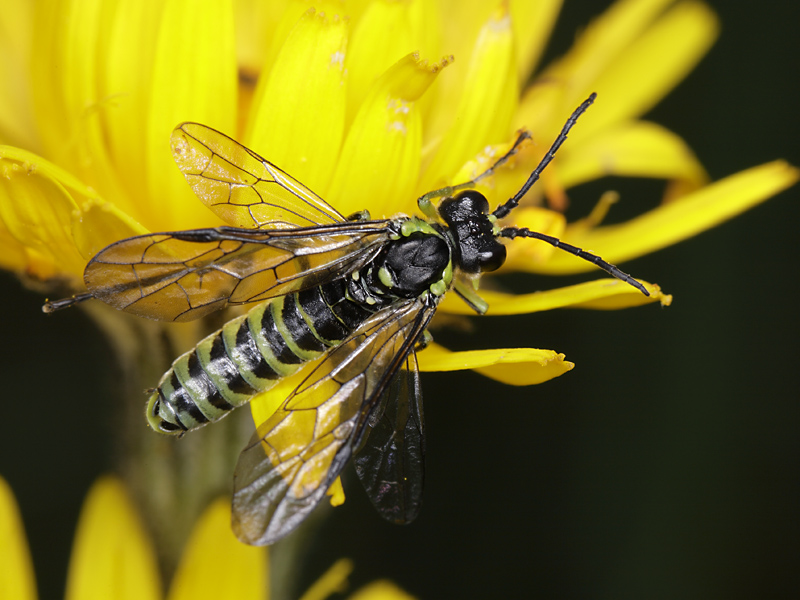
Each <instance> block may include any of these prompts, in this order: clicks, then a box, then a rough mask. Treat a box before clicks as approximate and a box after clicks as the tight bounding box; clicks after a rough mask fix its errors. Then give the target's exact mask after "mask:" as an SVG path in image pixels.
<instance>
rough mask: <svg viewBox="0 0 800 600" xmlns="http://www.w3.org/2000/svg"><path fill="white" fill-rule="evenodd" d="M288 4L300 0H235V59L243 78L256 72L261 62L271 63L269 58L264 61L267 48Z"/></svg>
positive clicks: (259, 68)
mask: <svg viewBox="0 0 800 600" xmlns="http://www.w3.org/2000/svg"><path fill="white" fill-rule="evenodd" d="M288 4H300V3H299V2H289V1H288V0H270V1H269V2H264V1H263V0H236V5H235V13H234V16H235V19H236V57H237V60H236V62H237V64H238V65H239V69H240V71H241V72H243V73H244V74H245V76H246V77H247V78H250V77H253V76H256V75H258V73H259V72H260V71H261V69H262V68H263V66H264V65H265V64H271V62H272V61H270V62H269V63H265V60H266V58H267V52H268V51H269V48H270V45H271V44H272V43H273V41H274V35H275V31H276V29H277V27H278V23H279V22H280V19H281V17H282V15H283V14H284V13H285V12H286V10H287V5H288ZM298 16H299V15H297V16H296V17H295V21H297V17H298Z"/></svg>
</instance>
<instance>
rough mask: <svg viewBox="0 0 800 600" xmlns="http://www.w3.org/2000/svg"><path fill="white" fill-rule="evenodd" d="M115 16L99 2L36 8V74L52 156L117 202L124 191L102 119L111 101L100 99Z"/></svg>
mask: <svg viewBox="0 0 800 600" xmlns="http://www.w3.org/2000/svg"><path fill="white" fill-rule="evenodd" d="M112 13H113V7H112V6H111V5H110V4H108V3H103V2H101V1H100V0H87V1H85V2H84V1H82V0H64V1H62V2H58V3H56V4H55V5H53V4H52V3H44V4H41V5H37V14H36V23H35V27H36V28H35V39H34V57H33V60H34V68H33V70H32V71H33V78H34V79H33V83H34V101H35V103H36V112H37V122H38V125H39V132H40V134H41V136H42V141H43V142H44V150H45V152H46V153H47V156H49V157H51V158H52V159H53V161H54V162H56V163H57V164H61V165H66V166H67V168H68V169H69V170H70V171H71V172H73V173H76V174H77V175H78V176H79V177H80V178H81V179H82V180H83V181H86V182H89V183H90V185H92V187H94V188H95V189H96V190H98V192H99V193H102V194H103V195H105V196H107V197H112V198H116V197H121V196H122V195H123V194H124V191H123V188H122V187H121V186H120V182H119V180H118V178H117V174H116V171H115V169H114V168H113V166H112V164H111V161H110V160H109V154H108V148H107V146H106V135H105V131H104V127H103V119H102V115H103V112H104V111H105V110H106V108H107V107H108V106H109V102H111V99H110V98H108V97H103V96H101V95H100V94H99V91H100V85H99V82H100V81H101V79H102V74H101V72H100V64H101V63H100V61H99V60H98V45H99V44H100V42H99V41H100V40H101V38H103V36H104V35H105V32H106V31H107V30H108V29H110V18H111V15H112ZM40 47H41V48H40Z"/></svg>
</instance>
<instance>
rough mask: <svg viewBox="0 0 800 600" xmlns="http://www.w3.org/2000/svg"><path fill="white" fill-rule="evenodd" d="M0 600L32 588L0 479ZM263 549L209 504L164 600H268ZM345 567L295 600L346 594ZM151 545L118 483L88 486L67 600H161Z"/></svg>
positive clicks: (371, 597)
mask: <svg viewBox="0 0 800 600" xmlns="http://www.w3.org/2000/svg"><path fill="white" fill-rule="evenodd" d="M0 534H2V536H0V560H2V564H3V568H2V569H0V598H3V599H5V600H35V599H36V597H37V595H36V583H35V580H34V573H33V567H32V564H31V558H30V555H29V553H28V547H27V543H26V541H25V532H24V529H23V525H22V520H21V519H20V515H19V510H18V508H17V505H16V502H15V501H14V496H13V494H12V492H11V489H10V488H9V487H8V484H7V483H6V482H5V480H4V479H3V478H2V477H0ZM267 555H268V551H267V549H266V548H255V547H250V546H245V545H243V544H240V543H239V542H238V541H237V540H236V538H235V537H234V536H233V534H232V533H231V531H230V508H229V502H228V501H227V500H223V499H220V500H217V501H215V502H213V503H212V504H211V505H210V506H209V507H208V508H207V509H206V511H205V512H204V513H203V515H202V516H201V517H200V519H199V520H198V522H197V523H196V524H195V527H194V531H193V532H192V535H191V536H190V538H189V541H188V542H187V544H186V548H185V549H184V551H183V556H182V557H181V560H180V564H179V565H178V568H177V571H176V573H175V576H174V578H173V580H172V584H171V585H170V586H169V593H168V594H167V595H166V598H168V599H169V600H202V599H203V598H209V599H214V600H225V599H228V598H230V599H236V600H248V599H252V600H265V599H267V598H269V589H270V588H269V572H268V566H267V564H268V563H267ZM351 571H352V563H351V562H350V561H348V560H346V559H342V560H339V561H337V562H336V563H334V565H333V566H332V567H331V568H330V569H329V570H328V571H327V572H326V573H325V574H324V575H323V576H322V577H321V578H320V579H319V580H318V581H317V582H316V583H315V584H314V585H312V586H311V588H309V589H308V590H307V591H306V593H305V594H304V595H303V596H302V597H301V600H322V599H324V598H327V597H328V596H329V595H330V594H332V593H334V592H342V591H344V589H345V588H346V587H347V577H348V575H349V574H350V572H351ZM160 579H161V578H160V575H159V570H158V565H157V564H156V558H155V553H154V549H153V545H152V542H151V541H150V539H149V537H148V535H147V533H146V532H145V530H144V528H143V527H142V525H141V522H140V520H139V517H138V515H137V514H136V511H135V510H134V508H133V505H132V503H131V501H130V500H129V498H128V496H127V494H126V492H125V488H124V487H123V485H122V483H121V482H120V481H118V480H117V479H115V478H112V477H104V478H101V479H100V480H98V481H97V482H96V483H95V484H94V486H92V488H91V490H90V491H89V494H88V496H87V498H86V501H85V502H84V506H83V510H82V511H81V516H80V519H79V521H78V527H77V532H76V534H75V541H74V543H73V548H72V556H71V559H70V565H69V570H68V573H67V582H66V593H65V596H64V597H65V598H66V599H67V600H73V599H74V600H90V599H97V600H107V599H109V598H114V599H115V600H126V599H130V600H158V599H159V598H163V597H164V595H163V594H162V591H161V590H162V584H161V581H160ZM350 598H353V599H358V600H410V599H411V598H412V597H411V596H409V595H408V594H406V593H405V592H403V591H402V590H400V589H399V588H397V587H396V586H395V585H394V584H392V583H391V582H388V581H376V582H374V583H372V584H370V585H368V586H365V587H364V588H362V589H361V590H358V591H357V592H356V593H355V594H353V595H351V596H350Z"/></svg>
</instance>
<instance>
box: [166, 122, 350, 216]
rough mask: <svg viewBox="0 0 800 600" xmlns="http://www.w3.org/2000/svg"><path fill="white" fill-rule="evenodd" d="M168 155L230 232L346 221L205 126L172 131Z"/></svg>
mask: <svg viewBox="0 0 800 600" xmlns="http://www.w3.org/2000/svg"><path fill="white" fill-rule="evenodd" d="M172 156H173V157H174V159H175V162H176V163H177V165H178V168H179V169H180V170H181V172H182V173H183V175H184V176H185V177H186V181H188V182H189V185H190V186H191V187H192V189H193V190H194V193H195V194H197V197H198V198H200V200H202V202H203V204H205V205H206V206H207V207H209V208H210V209H211V210H212V211H214V213H215V214H216V215H217V216H219V217H220V218H221V219H222V220H223V221H225V222H226V223H228V224H230V225H233V226H235V227H243V228H256V229H264V228H270V229H278V228H291V227H308V226H310V225H322V224H329V223H337V222H340V221H344V220H345V219H344V217H343V216H342V215H340V214H339V213H338V212H337V211H336V210H335V209H334V208H333V207H332V206H330V205H329V204H328V203H327V202H325V201H324V200H323V199H322V198H320V197H319V196H317V195H316V194H315V193H314V192H312V191H311V190H309V189H308V188H307V187H305V186H304V185H303V184H302V183H300V182H299V181H297V180H296V179H294V178H293V177H292V176H291V175H289V174H287V173H285V172H284V171H282V170H281V169H279V168H278V167H276V166H275V165H273V164H272V163H270V162H269V161H267V160H265V159H263V158H261V157H260V156H259V155H258V154H256V153H255V152H253V151H252V150H250V149H248V148H245V147H244V146H242V145H241V144H240V143H239V142H237V141H235V140H233V139H231V138H229V137H228V136H227V135H225V134H223V133H220V132H219V131H216V130H214V129H211V128H210V127H206V126H205V125H200V124H199V123H183V124H182V125H179V126H178V127H176V128H175V130H174V131H173V132H172Z"/></svg>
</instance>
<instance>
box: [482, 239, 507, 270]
mask: <svg viewBox="0 0 800 600" xmlns="http://www.w3.org/2000/svg"><path fill="white" fill-rule="evenodd" d="M504 262H506V247H505V246H503V245H502V244H495V245H494V247H493V248H492V249H491V250H487V251H485V252H481V254H480V256H479V257H478V264H479V265H480V269H481V273H489V272H491V271H497V269H499V268H500V267H502V266H503V263H504Z"/></svg>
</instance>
